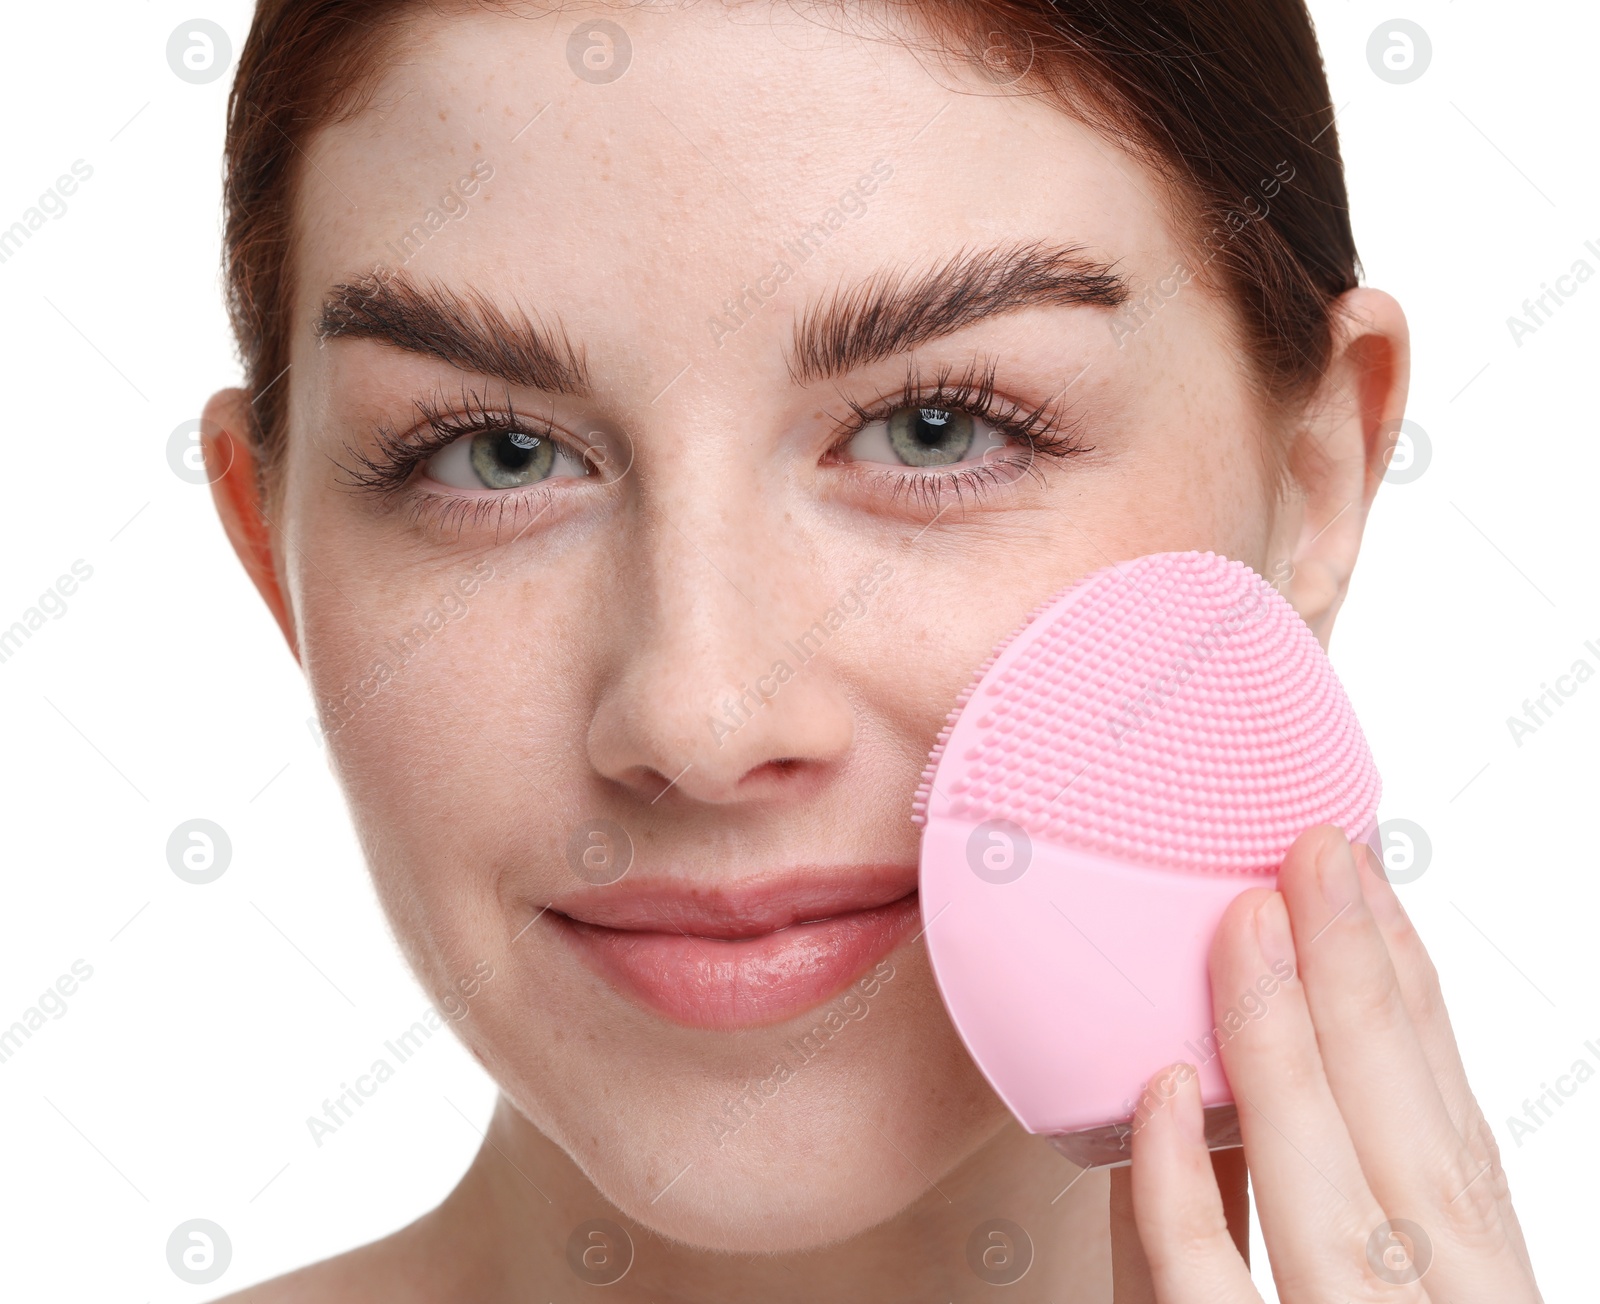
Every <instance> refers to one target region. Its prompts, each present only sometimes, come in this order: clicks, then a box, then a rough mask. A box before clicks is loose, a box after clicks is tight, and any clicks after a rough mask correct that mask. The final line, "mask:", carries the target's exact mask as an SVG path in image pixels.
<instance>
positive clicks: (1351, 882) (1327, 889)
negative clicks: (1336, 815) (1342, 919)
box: [1317, 833, 1361, 914]
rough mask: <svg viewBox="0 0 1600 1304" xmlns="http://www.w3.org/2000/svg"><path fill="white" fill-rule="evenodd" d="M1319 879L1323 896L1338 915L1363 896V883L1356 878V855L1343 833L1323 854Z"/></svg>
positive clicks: (1318, 867)
mask: <svg viewBox="0 0 1600 1304" xmlns="http://www.w3.org/2000/svg"><path fill="white" fill-rule="evenodd" d="M1317 878H1318V879H1319V880H1320V881H1321V883H1322V896H1323V899H1324V900H1326V901H1327V903H1328V905H1329V907H1330V908H1331V909H1332V910H1333V911H1334V913H1335V914H1337V913H1338V912H1339V911H1341V910H1343V909H1345V908H1346V907H1347V906H1349V905H1350V904H1351V903H1352V902H1354V901H1356V900H1358V899H1359V898H1360V896H1361V883H1360V882H1359V881H1358V880H1357V878H1356V858H1355V853H1354V852H1352V851H1351V850H1350V843H1349V842H1348V841H1347V840H1346V839H1345V836H1344V834H1343V833H1341V834H1339V836H1338V838H1337V839H1336V840H1335V841H1334V845H1333V846H1331V847H1328V848H1327V849H1326V850H1324V851H1323V853H1322V859H1321V860H1320V861H1318V863H1317Z"/></svg>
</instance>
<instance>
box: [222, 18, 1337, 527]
mask: <svg viewBox="0 0 1600 1304" xmlns="http://www.w3.org/2000/svg"><path fill="white" fill-rule="evenodd" d="M474 6H476V7H479V8H485V9H502V10H510V9H515V8H517V7H518V6H517V5H516V4H515V3H514V0H455V3H454V4H452V5H448V6H447V7H451V8H470V7H474ZM420 8H433V9H435V10H436V11H437V10H438V9H439V4H438V3H437V0H259V3H258V4H257V7H256V13H255V19H254V21H253V23H252V25H251V28H250V33H249V36H248V37H247V38H246V40H245V43H244V46H243V48H242V49H241V51H240V56H239V67H238V71H237V73H236V76H235V79H234V83H233V87H232V91H231V93H230V96H229V101H228V129H227V143H226V151H225V153H226V157H225V184H224V201H223V202H224V222H225V228H224V229H225V237H224V240H225V247H224V251H223V271H224V282H225V286H226V296H227V307H228V315H229V318H230V321H231V323H232V327H233V332H234V336H235V339H236V341H237V344H238V349H239V354H240V361H241V363H242V366H243V369H244V376H245V389H246V391H247V392H248V394H249V396H250V400H251V402H250V409H249V410H250V423H251V424H250V429H249V430H248V431H244V432H241V433H242V434H243V435H244V436H245V437H246V438H247V439H249V441H250V442H251V444H252V445H253V446H254V448H255V450H256V454H257V464H258V466H259V468H260V475H261V490H262V492H263V495H264V496H265V497H266V498H267V499H268V500H269V501H270V497H271V492H272V489H273V486H274V485H275V484H276V482H277V469H278V467H279V466H280V465H281V460H282V457H283V454H284V451H285V443H286V439H287V430H286V423H287V413H288V403H287V397H288V390H289V387H288V384H287V383H279V382H280V381H282V380H283V378H284V374H285V372H286V371H287V370H288V366H289V346H290V342H291V339H292V338H293V325H294V309H295V304H294V302H293V286H294V266H295V264H294V255H295V242H294V236H295V232H294V221H293V218H294V212H295V199H296V194H297V186H298V184H299V182H300V179H301V176H302V175H303V173H304V167H303V166H302V160H303V159H304V158H305V151H306V148H307V146H308V144H309V143H310V140H311V138H312V136H313V135H314V134H315V133H316V132H317V131H318V130H320V129H321V128H323V127H325V126H328V125H330V124H332V123H335V122H338V121H342V120H345V119H348V118H350V117H353V116H355V115H356V114H357V113H359V112H360V111H361V110H362V108H364V107H365V105H366V104H367V102H368V101H369V100H370V97H371V94H372V92H373V91H374V90H375V89H376V86H377V84H378V82H379V79H380V78H381V76H382V74H383V73H384V72H385V71H386V70H387V67H388V66H389V62H388V61H389V60H390V59H391V58H392V57H393V55H394V53H395V50H396V47H397V46H398V45H399V44H400V43H401V41H402V40H403V39H404V36H405V34H406V28H407V25H408V23H409V21H410V20H412V19H413V18H414V17H415V11H417V10H418V9H420ZM882 8H883V9H884V10H885V11H886V12H887V13H889V14H890V15H891V16H892V17H894V18H897V19H899V20H901V21H900V22H899V23H898V24H897V26H898V27H899V28H900V29H901V30H900V31H899V33H898V38H899V39H903V40H907V41H910V42H912V43H913V44H915V43H916V35H915V34H916V33H921V34H923V36H924V37H925V38H929V39H931V42H932V45H933V48H934V50H935V52H936V53H941V52H942V53H943V54H945V55H950V56H954V57H955V58H957V59H958V60H961V61H964V62H966V63H968V64H971V65H973V66H975V67H977V68H979V69H980V70H982V71H984V72H985V73H986V74H987V76H988V79H989V80H990V81H991V82H993V83H995V85H996V87H997V88H998V89H1002V90H1003V91H1004V92H1005V93H1012V94H1032V95H1038V96H1042V97H1044V98H1045V99H1046V100H1047V101H1048V102H1050V103H1053V104H1055V105H1057V106H1058V107H1060V108H1061V109H1062V110H1063V111H1065V112H1067V113H1069V114H1071V115H1072V116H1074V117H1077V118H1078V119H1080V120H1081V121H1083V122H1085V123H1086V124H1087V125H1089V126H1090V127H1092V128H1094V129H1096V130H1098V131H1100V132H1102V133H1103V134H1105V135H1106V136H1107V137H1109V138H1110V139H1113V140H1115V141H1116V142H1117V143H1118V144H1119V145H1120V146H1121V147H1122V148H1123V149H1124V150H1126V151H1127V152H1129V153H1130V154H1132V155H1133V156H1134V157H1136V158H1138V159H1139V160H1140V161H1141V162H1142V163H1144V164H1145V165H1146V166H1147V167H1149V168H1150V169H1151V171H1152V172H1153V173H1154V174H1155V175H1156V176H1157V177H1158V178H1159V179H1160V180H1161V181H1162V182H1163V183H1164V184H1165V185H1166V187H1167V190H1168V196H1167V198H1168V199H1169V201H1170V203H1171V206H1172V207H1173V210H1174V212H1175V214H1176V216H1177V218H1178V227H1179V230H1180V233H1181V234H1182V235H1184V236H1185V237H1186V243H1187V245H1188V248H1189V249H1190V251H1191V253H1192V256H1194V257H1195V259H1196V261H1197V263H1198V266H1197V267H1195V268H1194V269H1192V270H1193V271H1194V272H1195V273H1196V275H1197V276H1198V277H1199V279H1201V280H1202V281H1203V282H1205V283H1206V284H1208V285H1210V286H1211V287H1213V288H1214V289H1216V290H1218V291H1219V292H1220V293H1221V294H1222V296H1223V298H1224V299H1225V301H1226V302H1228V303H1229V304H1231V306H1232V308H1233V309H1234V314H1233V315H1234V318H1235V326H1236V336H1237V340H1238V343H1239V346H1240V349H1241V351H1242V353H1243V354H1244V355H1245V357H1246V361H1247V362H1248V364H1249V373H1248V374H1249V375H1250V378H1251V379H1252V381H1253V382H1254V383H1255V385H1256V388H1257V391H1258V393H1259V395H1260V396H1261V397H1262V398H1263V400H1265V401H1266V403H1268V404H1269V405H1270V406H1271V407H1272V408H1273V410H1275V411H1278V412H1280V413H1285V412H1289V411H1292V410H1293V409H1294V407H1295V406H1296V405H1297V404H1298V403H1300V402H1302V401H1304V399H1305V398H1306V397H1307V396H1308V395H1309V394H1310V393H1311V392H1312V391H1313V390H1314V388H1315V387H1316V384H1317V382H1318V381H1319V380H1320V379H1321V377H1322V374H1323V372H1324V371H1325V369H1326V367H1327V365H1328V359H1329V356H1330V351H1331V347H1332V313H1333V310H1334V302H1335V300H1336V299H1337V298H1338V296H1339V295H1341V294H1343V293H1344V292H1345V291H1346V290H1349V289H1351V288H1353V287H1354V286H1355V285H1356V284H1357V276H1358V274H1359V271H1360V263H1359V261H1358V259H1357V255H1356V249H1355V240H1354V237H1353V235H1352V233H1351V229H1350V214H1349V204H1348V199H1347V195H1346V191H1345V182H1344V167H1343V164H1342V162H1341V160H1340V156H1339V147H1338V136H1337V134H1336V129H1335V127H1334V117H1335V114H1334V111H1333V108H1332V104H1331V101H1330V98H1329V93H1328V83H1327V77H1326V74H1325V72H1324V70H1323V66H1322V59H1321V55H1320V52H1319V50H1318V47H1317V40H1316V35H1315V32H1314V31H1313V29H1312V24H1311V18H1310V15H1309V14H1308V13H1307V11H1306V8H1305V3H1304V0H885V3H884V4H883V5H882ZM1285 169H1287V172H1286V171H1285ZM1280 470H1281V465H1280Z"/></svg>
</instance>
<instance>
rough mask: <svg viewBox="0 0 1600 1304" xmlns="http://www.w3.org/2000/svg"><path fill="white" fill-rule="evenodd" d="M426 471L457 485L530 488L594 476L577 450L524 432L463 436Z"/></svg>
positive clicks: (505, 431) (430, 463)
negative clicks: (551, 482) (571, 450)
mask: <svg viewBox="0 0 1600 1304" xmlns="http://www.w3.org/2000/svg"><path fill="white" fill-rule="evenodd" d="M425 469H426V471H427V474H428V477H429V478H430V479H432V480H436V481H438V482H439V483H440V484H443V485H448V486H449V487H450V488H452V489H525V488H528V487H529V486H530V485H536V484H540V483H542V482H544V481H546V480H558V479H572V478H576V477H580V476H586V475H588V474H589V467H588V465H587V463H585V462H584V461H583V459H582V458H581V457H579V456H578V455H577V454H576V453H573V452H570V451H569V450H568V449H567V448H566V447H565V446H563V445H561V444H558V443H557V442H556V441H555V440H553V439H551V438H549V437H548V436H545V435H530V434H528V433H526V432H525V431H522V430H484V431H480V432H479V433H477V434H475V435H463V436H462V437H461V438H460V439H457V440H456V441H455V442H454V443H452V444H450V445H448V446H447V447H445V448H441V449H440V450H439V451H438V452H437V453H435V454H434V455H433V456H432V457H431V458H429V459H428V462H427V465H426V468H425Z"/></svg>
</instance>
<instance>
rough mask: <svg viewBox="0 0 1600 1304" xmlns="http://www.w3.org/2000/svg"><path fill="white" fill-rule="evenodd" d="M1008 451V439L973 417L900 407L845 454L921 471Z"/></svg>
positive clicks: (863, 429) (860, 433) (865, 428)
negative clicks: (996, 451)
mask: <svg viewBox="0 0 1600 1304" xmlns="http://www.w3.org/2000/svg"><path fill="white" fill-rule="evenodd" d="M1005 447H1006V438H1005V436H1004V435H1002V434H1000V432H999V431H997V430H995V429H994V427H993V426H991V425H990V424H989V423H988V422H987V421H983V420H981V419H980V418H978V417H975V416H973V415H972V414H971V413H970V412H959V411H957V410H955V409H954V408H936V407H901V408H896V409H895V410H894V411H893V412H891V413H890V414H889V415H888V416H887V417H885V418H883V419H881V420H878V421H869V422H868V423H867V424H866V425H864V426H862V427H861V429H860V430H858V431H857V432H856V434H855V436H854V437H853V438H852V439H851V440H850V442H849V443H848V444H846V445H845V447H844V450H843V451H844V452H845V453H846V455H847V456H848V457H849V458H850V460H852V461H856V462H882V463H887V464H888V465H890V466H894V465H900V466H910V467H919V468H922V467H941V466H955V465H956V464H957V463H960V462H970V461H973V460H981V459H982V458H983V457H984V455H985V454H987V453H989V452H990V451H992V450H1000V449H1003V448H1005Z"/></svg>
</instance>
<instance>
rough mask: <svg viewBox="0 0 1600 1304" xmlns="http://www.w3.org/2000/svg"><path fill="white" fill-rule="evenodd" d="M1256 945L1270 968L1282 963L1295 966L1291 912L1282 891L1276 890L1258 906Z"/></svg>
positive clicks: (1291, 966) (1291, 967)
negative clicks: (1290, 920)
mask: <svg viewBox="0 0 1600 1304" xmlns="http://www.w3.org/2000/svg"><path fill="white" fill-rule="evenodd" d="M1256 945H1257V946H1259V947H1260V948H1261V958H1262V959H1263V960H1265V961H1266V962H1267V967H1268V968H1269V969H1274V968H1278V967H1279V966H1280V965H1282V964H1287V965H1288V966H1289V967H1290V969H1293V968H1294V937H1293V936H1292V935H1291V934H1290V932H1289V912H1288V911H1287V910H1286V909H1285V908H1284V904H1283V896H1282V894H1281V893H1278V892H1274V893H1273V894H1272V895H1271V896H1269V897H1267V898H1266V900H1264V901H1263V902H1262V903H1261V904H1260V905H1259V906H1257V907H1256Z"/></svg>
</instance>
